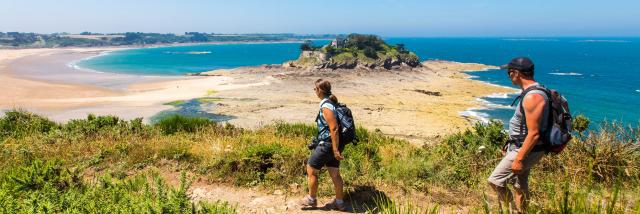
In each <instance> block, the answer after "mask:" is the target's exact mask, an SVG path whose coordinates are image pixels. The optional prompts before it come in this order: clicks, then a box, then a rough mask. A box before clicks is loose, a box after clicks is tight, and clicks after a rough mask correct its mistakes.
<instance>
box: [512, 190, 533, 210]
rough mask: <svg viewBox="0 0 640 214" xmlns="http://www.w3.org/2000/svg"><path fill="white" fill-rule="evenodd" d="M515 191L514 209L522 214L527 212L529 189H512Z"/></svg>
mask: <svg viewBox="0 0 640 214" xmlns="http://www.w3.org/2000/svg"><path fill="white" fill-rule="evenodd" d="M514 189H515V190H516V191H515V196H516V197H515V199H516V207H517V208H518V211H520V212H521V213H524V212H526V211H527V203H528V200H529V189H520V188H514Z"/></svg>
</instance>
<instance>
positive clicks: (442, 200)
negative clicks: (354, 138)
mask: <svg viewBox="0 0 640 214" xmlns="http://www.w3.org/2000/svg"><path fill="white" fill-rule="evenodd" d="M502 127H503V126H502V124H500V123H498V122H492V123H490V124H477V125H475V126H473V127H471V128H470V129H468V130H466V131H462V132H460V133H457V134H452V135H450V136H447V137H445V138H444V139H443V140H442V142H441V143H435V144H429V145H425V146H423V147H416V146H413V145H412V144H410V143H408V142H406V141H403V140H399V139H395V138H392V137H388V136H385V135H383V134H381V133H379V132H370V131H368V130H365V129H362V128H358V130H357V134H358V136H359V139H360V140H361V142H360V143H358V144H357V145H349V146H347V147H346V149H345V151H344V156H345V157H346V160H344V161H343V162H342V164H341V171H342V174H343V177H344V180H345V182H346V183H345V185H346V191H347V192H351V193H353V194H357V193H354V192H357V191H356V190H358V189H361V188H362V187H373V188H375V189H378V190H380V191H383V192H387V193H388V194H392V193H393V194H392V195H398V194H399V195H405V196H408V197H411V196H413V195H426V196H431V197H430V201H429V203H430V204H433V205H437V206H438V207H440V208H438V209H447V208H449V207H467V208H468V209H470V210H476V212H484V211H485V210H490V211H494V212H497V210H499V208H497V207H495V205H494V204H495V203H493V200H492V199H486V197H485V193H487V195H491V194H488V193H490V190H489V189H488V188H486V178H487V177H488V175H489V173H490V172H491V170H492V169H493V167H494V166H495V165H496V164H497V163H498V161H499V160H500V158H501V153H500V146H501V145H502V144H503V142H504V141H505V140H506V135H505V133H504V131H503V130H502V129H503V128H502ZM315 133H316V128H315V127H313V126H311V125H308V124H289V123H276V124H273V125H268V126H265V127H262V128H259V129H255V130H245V129H241V128H237V127H234V126H232V125H224V124H219V123H215V122H211V121H209V120H207V119H203V118H190V117H184V116H179V115H175V116H171V117H167V118H163V119H161V120H159V122H157V123H156V124H152V125H147V124H143V123H142V120H141V119H135V120H131V121H125V120H122V119H119V118H117V117H112V116H100V117H96V116H92V115H90V116H88V117H87V118H86V119H81V120H72V121H69V122H67V123H64V124H58V123H54V122H51V121H49V120H48V119H46V118H43V117H40V116H38V115H34V114H32V113H28V112H22V111H9V112H7V113H6V114H5V116H4V117H2V118H0V177H1V178H2V179H0V181H1V182H3V183H2V188H3V190H2V192H0V200H2V203H8V204H9V205H11V206H8V207H17V208H16V209H17V210H24V209H26V208H33V207H32V206H31V205H29V206H30V207H25V208H21V207H20V206H22V205H20V204H29V203H31V201H29V200H32V199H33V200H35V199H37V200H38V201H40V200H45V199H47V198H51V197H45V196H46V195H47V194H53V193H55V194H60V196H55V197H63V198H61V199H58V198H52V200H49V201H47V202H46V203H47V204H50V205H51V206H52V207H53V208H54V210H59V211H60V210H74V209H75V208H72V207H70V206H67V205H65V204H68V202H66V201H65V200H67V198H72V199H73V200H86V201H87V202H86V203H85V204H91V203H96V204H97V203H99V200H98V198H103V197H124V198H126V197H130V198H134V199H131V200H132V203H131V204H129V205H127V206H133V207H136V206H137V205H136V204H151V205H152V206H151V207H153V209H154V210H157V209H161V208H162V207H163V206H164V205H162V204H159V202H157V201H158V200H157V199H158V198H161V197H164V196H161V195H162V194H160V193H158V192H156V193H151V194H152V195H154V194H155V195H156V196H153V197H150V199H144V198H143V197H141V195H143V193H144V191H143V190H139V189H137V188H131V189H127V188H128V187H127V185H128V184H127V183H131V182H134V183H135V182H141V181H136V179H138V180H145V179H142V178H137V176H139V175H140V174H141V173H142V172H143V169H145V168H148V167H163V166H164V165H165V163H167V162H170V163H173V164H174V165H175V167H174V170H181V171H187V172H190V173H192V174H194V175H196V176H199V177H201V178H204V179H205V180H209V181H212V182H222V183H227V184H232V185H237V186H245V187H257V188H258V189H266V190H274V189H280V190H284V191H285V192H287V193H288V194H296V193H294V192H289V191H290V190H289V189H290V185H293V184H298V185H301V186H306V185H305V184H306V179H305V172H304V165H305V162H306V160H307V158H308V156H309V151H308V150H307V149H306V144H307V143H308V141H309V139H310V138H311V137H312V136H313V135H314V134H315ZM639 133H640V132H639V131H638V130H637V129H632V128H629V127H623V126H620V125H618V124H615V123H609V124H602V125H601V126H600V128H599V129H594V130H592V131H585V132H584V133H580V134H579V135H577V136H579V137H577V138H576V139H575V140H574V141H573V142H571V143H570V144H569V146H568V148H567V149H566V151H564V152H563V153H561V154H559V155H547V156H546V157H545V158H544V159H543V161H542V162H541V164H539V165H538V166H537V167H536V168H535V169H534V170H533V173H532V175H531V178H530V183H531V184H530V186H531V192H532V195H531V208H532V209H533V210H536V211H537V212H562V211H563V210H571V211H575V212H582V211H585V212H592V211H593V212H598V211H604V212H608V211H609V210H610V211H611V212H612V213H619V212H637V211H638V209H639V206H640V205H639V204H640V201H639V198H640V197H638V196H640V185H639V181H640V147H639V146H638V139H639V138H640V136H639ZM25 167H26V168H36V169H26V168H25ZM23 168H25V169H24V170H26V171H24V170H23ZM20 170H23V171H20ZM29 170H31V171H34V173H24V172H29ZM85 171H95V172H96V173H97V174H103V175H108V176H107V177H109V179H111V181H113V182H110V183H115V184H116V186H117V185H120V186H118V188H115V189H105V188H104V186H103V185H102V184H101V183H100V182H97V181H96V182H91V181H86V179H82V178H80V177H78V176H77V175H78V173H80V174H82V172H85ZM322 173H323V175H321V177H323V178H327V175H326V171H323V172H322ZM19 174H25V175H29V176H27V177H20V176H18V175H19ZM12 176H14V177H15V178H12ZM16 176H17V177H16ZM140 176H147V177H146V178H148V179H151V180H153V176H152V175H140ZM31 177H33V178H34V179H33V180H32V181H29V179H30V178H31ZM27 178H29V179H27ZM148 179H147V180H148ZM23 180H24V181H29V182H23V183H21V184H18V183H15V182H18V181H23ZM12 182H14V183H12ZM330 182H331V181H330V179H322V180H321V188H320V194H321V195H324V196H328V195H331V194H332V192H333V190H332V186H331V184H330ZM141 185H142V184H141ZM149 185H151V186H153V185H156V186H153V188H151V189H152V190H155V189H157V184H155V183H150V184H149ZM142 186H144V185H142ZM125 187H126V188H125ZM16 188H17V189H16ZM179 188H180V187H178V190H179ZM34 189H35V191H36V192H34ZM37 191H44V192H42V194H41V192H37ZM167 191H168V192H171V191H169V190H167ZM67 194H68V195H67ZM114 194H115V195H114ZM297 194H299V193H297ZM43 195H44V196H43ZM352 196H353V197H356V196H355V195H352ZM136 197H139V198H136ZM167 197H170V196H167ZM176 197H177V196H176ZM34 198H35V199H34ZM78 198H80V199H78ZM178 198H179V197H178ZM490 198H491V197H490ZM53 199H55V200H53ZM92 201H93V202H92ZM154 201H155V202H154ZM110 202H112V203H115V202H114V201H110ZM485 202H486V204H487V207H486V209H485V206H483V204H485ZM190 203H192V204H191V205H189V207H196V209H197V210H204V208H202V209H201V207H207V206H213V207H215V206H217V205H215V204H214V205H199V204H198V203H195V202H190ZM385 203H387V202H385ZM399 203H400V202H398V203H393V204H392V205H393V206H391V205H388V206H387V207H392V208H393V207H396V208H398V209H397V211H398V212H395V211H394V212H390V213H415V212H405V211H403V210H406V209H408V208H407V207H412V208H411V209H409V210H413V211H417V212H421V213H423V211H429V210H432V209H433V207H429V206H426V207H425V205H424V204H422V203H420V204H413V205H411V204H399ZM32 204H33V203H32ZM38 204H41V203H40V202H38ZM183 204H184V203H183ZM410 205H411V206H410ZM605 205H606V206H605ZM25 206H26V205H25ZM95 206H98V207H100V206H103V205H95ZM104 206H106V205H104ZM123 206H124V205H123ZM167 206H169V205H167ZM172 206H173V205H172ZM221 206H222V205H221ZM178 207H180V206H178ZM223 207H225V208H224V209H227V208H226V207H228V206H223ZM378 207H381V206H378ZM91 209H93V208H91ZM105 209H107V208H105ZM109 209H111V210H118V209H120V208H118V207H111V208H109ZM127 209H128V208H127ZM136 209H137V208H136ZM140 209H142V208H140ZM189 209H191V208H189ZM230 209H231V208H230ZM379 209H380V208H379ZM390 209H391V208H390ZM192 210H193V209H192ZM136 211H139V210H136ZM182 211H184V210H182ZM182 211H180V212H182ZM143 212H146V211H144V210H143Z"/></svg>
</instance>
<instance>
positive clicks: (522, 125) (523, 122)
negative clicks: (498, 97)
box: [511, 85, 553, 151]
mask: <svg viewBox="0 0 640 214" xmlns="http://www.w3.org/2000/svg"><path fill="white" fill-rule="evenodd" d="M535 90H538V91H542V92H544V93H545V95H547V99H546V101H547V103H546V104H547V106H548V108H549V111H548V112H547V114H548V116H547V117H548V120H547V127H546V128H547V129H545V131H548V130H549V128H551V127H552V126H553V121H552V120H553V112H552V111H553V109H552V103H551V102H552V100H553V99H551V91H549V89H547V88H546V87H544V86H541V85H536V86H531V87H528V88H527V89H525V90H524V91H522V93H520V95H519V96H518V97H516V99H515V100H513V102H512V103H511V106H513V105H514V104H515V103H516V101H519V107H520V108H519V109H518V110H519V111H520V113H521V114H522V120H520V132H519V133H518V139H517V140H516V142H517V143H516V144H517V145H516V146H518V147H522V143H523V142H522V141H524V139H525V138H526V134H525V133H524V128H525V126H526V123H527V117H526V115H525V112H524V103H522V102H523V101H524V97H525V96H527V94H528V93H529V92H531V91H535ZM534 150H539V151H542V150H541V149H537V148H536V147H534Z"/></svg>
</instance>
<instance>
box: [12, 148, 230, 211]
mask: <svg viewBox="0 0 640 214" xmlns="http://www.w3.org/2000/svg"><path fill="white" fill-rule="evenodd" d="M150 181H151V182H150ZM0 184H2V185H1V188H0V207H1V208H0V212H1V213H59V212H65V213H236V210H235V207H233V206H230V205H229V204H227V203H224V202H219V201H218V202H204V201H201V202H192V201H191V199H190V198H189V195H188V194H187V189H188V188H189V185H190V181H188V180H187V178H186V175H185V174H184V173H183V174H182V177H181V179H180V185H179V186H178V187H176V188H174V187H170V186H168V185H167V184H166V182H165V181H164V180H163V179H162V178H161V177H160V176H159V175H158V174H157V173H155V174H151V175H145V174H139V175H136V176H133V177H129V178H126V179H116V178H112V177H110V176H108V175H107V176H102V177H99V178H97V179H96V180H95V181H93V182H86V181H83V179H82V178H81V176H80V173H79V172H78V171H77V170H70V169H68V168H63V167H61V164H60V163H59V162H56V161H47V162H42V161H40V160H33V161H31V163H27V164H25V165H24V166H20V167H16V168H14V169H12V170H10V171H9V172H8V173H6V174H3V175H2V182H1V183H0Z"/></svg>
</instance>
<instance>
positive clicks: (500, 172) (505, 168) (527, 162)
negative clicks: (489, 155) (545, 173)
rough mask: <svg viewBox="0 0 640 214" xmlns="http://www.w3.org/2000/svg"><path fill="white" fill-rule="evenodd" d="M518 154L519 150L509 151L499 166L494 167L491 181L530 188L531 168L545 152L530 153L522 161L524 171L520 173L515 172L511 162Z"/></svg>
mask: <svg viewBox="0 0 640 214" xmlns="http://www.w3.org/2000/svg"><path fill="white" fill-rule="evenodd" d="M516 156H518V151H517V150H511V151H508V152H507V154H506V155H505V156H504V158H502V160H501V161H500V163H498V166H496V168H495V169H493V172H492V173H491V176H489V179H488V180H489V182H490V183H492V184H494V185H496V186H499V187H506V185H507V184H513V187H514V188H517V189H528V188H529V173H530V172H531V168H532V167H533V166H534V165H536V164H537V163H538V162H539V161H540V159H542V157H543V156H544V152H531V153H529V155H528V156H527V157H526V158H525V159H524V161H523V163H522V164H523V171H522V173H520V174H518V175H516V174H513V172H512V171H511V164H512V163H513V161H514V160H515V159H516Z"/></svg>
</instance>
